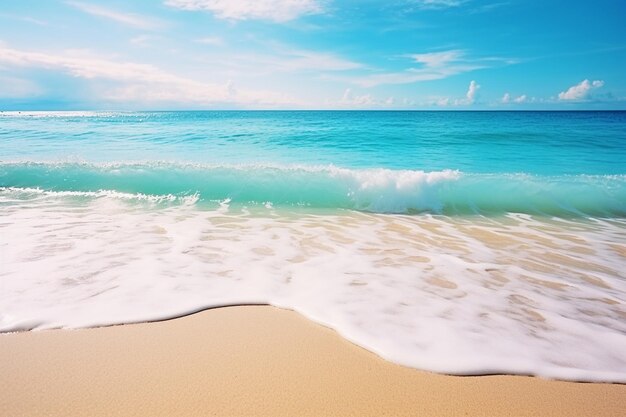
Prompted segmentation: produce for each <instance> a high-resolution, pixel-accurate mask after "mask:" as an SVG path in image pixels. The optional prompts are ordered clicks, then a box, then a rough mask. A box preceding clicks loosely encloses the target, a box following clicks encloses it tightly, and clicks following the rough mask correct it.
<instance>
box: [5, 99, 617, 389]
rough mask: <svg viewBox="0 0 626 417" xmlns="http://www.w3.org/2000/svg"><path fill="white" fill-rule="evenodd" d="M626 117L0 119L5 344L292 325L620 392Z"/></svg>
mask: <svg viewBox="0 0 626 417" xmlns="http://www.w3.org/2000/svg"><path fill="white" fill-rule="evenodd" d="M625 266H626V112H413V111H411V112H408V111H407V112H403V111H397V112H396V111H393V112H392V111H389V112H383V111H377V112H374V111H372V112H369V111H366V112H360V111H198V112H0V331H2V332H11V331H24V330H39V329H50V328H82V327H95V326H104V325H112V324H121V323H135V322H144V321H153V320H161V319H167V318H172V317H178V316H181V315H185V314H189V313H192V312H196V311H200V310H203V309H206V308H211V307H219V306H228V305H239V304H271V305H275V306H278V307H284V308H289V309H293V310H296V311H298V312H300V313H302V314H303V315H305V316H306V317H308V318H310V319H312V320H314V321H316V322H318V323H321V324H323V325H326V326H329V327H331V328H333V329H335V330H336V331H337V332H339V333H340V334H341V335H342V336H343V337H345V338H347V339H348V340H350V341H352V342H354V343H356V344H358V345H360V346H362V347H364V348H366V349H368V350H371V351H373V352H375V353H377V354H378V355H380V356H381V357H383V358H385V359H388V360H390V361H393V362H396V363H399V364H402V365H406V366H410V367H414V368H418V369H423V370H428V371H434V372H441V373H449V374H458V375H474V374H492V373H506V374H525V375H526V374H528V375H538V376H542V377H547V378H559V379H566V380H581V381H607V382H622V383H624V382H626V272H625Z"/></svg>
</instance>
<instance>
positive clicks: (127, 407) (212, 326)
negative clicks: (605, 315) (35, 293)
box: [0, 306, 626, 416]
mask: <svg viewBox="0 0 626 417" xmlns="http://www.w3.org/2000/svg"><path fill="white" fill-rule="evenodd" d="M0 393H1V394H0V415H2V416H39V415H49V416H60V415H63V416H70V415H71V416H74V415H76V416H98V415H103V416H104V415H107V416H112V415H119V416H132V415H145V416H147V415H150V416H156V415H164V416H172V415H179V416H194V415H198V416H200V415H272V416H275V415H355V416H363V415H376V416H379V415H425V416H459V415H473V416H536V415H541V416H589V415H594V416H619V415H623V410H625V409H626V385H618V384H590V383H571V382H561V381H549V380H543V379H540V378H533V377H524V376H480V377H457V376H446V375H437V374H431V373H426V372H421V371H417V370H414V369H409V368H405V367H402V366H398V365H395V364H392V363H389V362H387V361H384V360H382V359H380V358H378V357H377V356H376V355H374V354H372V353H370V352H368V351H366V350H364V349H362V348H360V347H358V346H356V345H353V344H351V343H349V342H347V341H346V340H344V339H343V338H341V337H340V336H339V335H338V334H336V333H335V332H334V331H333V330H331V329H328V328H325V327H323V326H320V325H317V324H315V323H313V322H311V321H309V320H307V319H305V318H304V317H302V316H301V315H299V314H297V313H295V312H292V311H287V310H281V309H277V308H274V307H268V306H245V307H227V308H219V309H213V310H207V311H204V312H201V313H198V314H194V315H191V316H187V317H183V318H179V319H174V320H169V321H163V322H156V323H145V324H135V325H125V326H113V327H105V328H97V329H85V330H51V331H40V332H38V331H34V332H23V333H13V334H3V335H0Z"/></svg>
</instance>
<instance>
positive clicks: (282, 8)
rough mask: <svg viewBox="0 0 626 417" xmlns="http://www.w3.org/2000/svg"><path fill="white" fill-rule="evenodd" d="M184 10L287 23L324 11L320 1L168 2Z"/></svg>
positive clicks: (166, 2)
mask: <svg viewBox="0 0 626 417" xmlns="http://www.w3.org/2000/svg"><path fill="white" fill-rule="evenodd" d="M165 4H166V5H168V6H171V7H175V8H178V9H183V10H192V11H207V12H210V13H213V14H214V15H215V17H217V18H218V19H227V20H249V19H258V20H271V21H274V22H287V21H290V20H294V19H297V18H299V17H300V16H304V15H309V14H318V13H321V12H322V11H323V8H322V5H321V2H320V1H319V0H166V1H165Z"/></svg>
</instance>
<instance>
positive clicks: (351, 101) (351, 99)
mask: <svg viewBox="0 0 626 417" xmlns="http://www.w3.org/2000/svg"><path fill="white" fill-rule="evenodd" d="M395 102H396V100H395V98H393V97H388V98H386V99H384V100H377V99H375V98H374V97H372V95H371V94H363V95H357V94H354V93H353V92H352V89H350V88H346V90H345V91H344V93H343V96H342V97H341V100H339V105H340V106H342V107H348V108H354V107H369V108H372V107H391V106H393V105H394V104H395Z"/></svg>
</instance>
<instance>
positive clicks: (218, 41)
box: [196, 36, 224, 46]
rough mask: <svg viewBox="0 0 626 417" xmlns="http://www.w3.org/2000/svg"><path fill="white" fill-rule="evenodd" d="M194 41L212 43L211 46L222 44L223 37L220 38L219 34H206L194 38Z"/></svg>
mask: <svg viewBox="0 0 626 417" xmlns="http://www.w3.org/2000/svg"><path fill="white" fill-rule="evenodd" d="M196 42H198V43H204V44H206V45H213V46H223V45H224V39H222V38H220V37H219V36H207V37H205V38H200V39H196Z"/></svg>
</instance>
